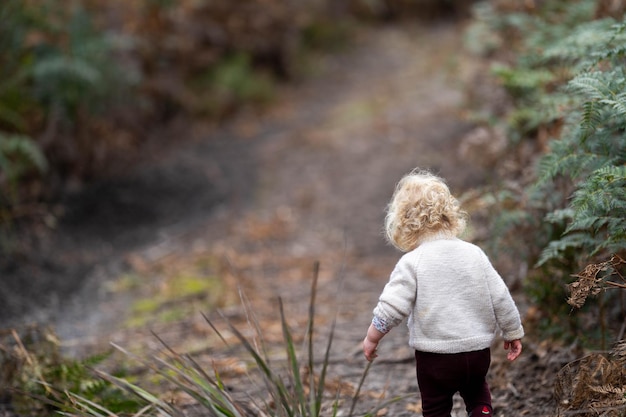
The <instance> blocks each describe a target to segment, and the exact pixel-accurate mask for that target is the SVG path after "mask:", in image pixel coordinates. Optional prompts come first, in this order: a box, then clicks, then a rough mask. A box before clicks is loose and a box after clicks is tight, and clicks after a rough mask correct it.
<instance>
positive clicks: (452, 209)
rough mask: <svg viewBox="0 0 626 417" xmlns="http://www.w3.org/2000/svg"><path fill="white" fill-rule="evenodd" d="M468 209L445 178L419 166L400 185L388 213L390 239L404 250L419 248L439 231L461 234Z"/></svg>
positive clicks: (387, 222) (388, 238)
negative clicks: (464, 208)
mask: <svg viewBox="0 0 626 417" xmlns="http://www.w3.org/2000/svg"><path fill="white" fill-rule="evenodd" d="M466 222H467V213H466V212H464V211H463V210H461V207H460V205H459V202H458V200H457V199H456V198H454V196H452V194H451V193H450V190H449V189H448V186H447V185H446V183H445V181H444V180H443V179H442V178H439V177H437V176H436V175H433V174H431V173H430V172H428V171H423V170H419V169H415V170H413V171H411V172H410V173H408V174H406V175H405V176H404V177H403V178H402V179H401V180H400V181H399V182H398V185H397V186H396V189H395V191H394V194H393V197H392V198H391V202H390V203H389V205H388V206H387V215H386V216H385V232H386V236H387V240H388V241H389V242H390V243H391V244H392V245H394V246H395V247H396V248H398V249H400V250H401V251H404V252H409V251H411V250H413V249H415V248H416V247H417V246H418V245H419V244H420V243H421V242H422V241H423V240H424V239H425V238H427V237H428V236H431V235H436V234H448V235H453V236H458V235H460V234H461V233H462V232H463V231H464V230H465V225H466Z"/></svg>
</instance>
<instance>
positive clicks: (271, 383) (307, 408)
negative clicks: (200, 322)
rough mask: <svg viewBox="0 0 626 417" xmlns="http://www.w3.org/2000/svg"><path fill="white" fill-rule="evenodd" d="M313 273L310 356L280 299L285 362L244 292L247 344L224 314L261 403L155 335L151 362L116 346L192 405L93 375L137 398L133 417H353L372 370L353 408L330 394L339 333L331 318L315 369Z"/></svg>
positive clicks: (90, 410) (91, 409) (69, 408)
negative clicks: (157, 350)
mask: <svg viewBox="0 0 626 417" xmlns="http://www.w3.org/2000/svg"><path fill="white" fill-rule="evenodd" d="M314 271H315V272H314V277H313V281H312V286H311V294H310V299H309V310H308V322H307V327H306V332H305V343H304V345H303V346H304V348H305V350H306V354H304V355H302V354H301V353H299V352H298V349H297V348H296V343H295V341H294V340H295V337H294V333H293V330H292V328H291V326H290V325H289V323H288V320H287V315H286V313H285V309H284V305H283V301H282V299H280V298H279V299H278V308H279V313H280V324H281V327H282V341H281V342H282V343H281V344H282V348H283V349H284V351H285V358H284V360H282V361H279V362H280V363H276V362H275V360H270V357H269V354H268V352H269V351H270V346H269V345H268V343H267V341H266V340H265V339H264V337H263V330H262V328H261V326H260V325H259V322H258V321H257V319H256V317H255V314H254V311H253V309H252V307H251V305H250V303H249V301H248V300H247V298H246V297H245V295H244V294H243V293H242V292H241V291H240V294H241V299H242V303H243V306H244V309H245V312H246V315H247V317H248V323H249V325H250V326H251V327H252V329H253V336H252V337H246V336H245V335H244V333H245V332H243V331H242V330H240V329H239V328H238V327H237V326H236V325H234V324H233V323H232V322H231V321H230V320H229V319H228V318H227V317H226V316H225V315H223V314H220V317H221V319H222V320H223V321H224V323H225V325H226V328H227V330H228V332H230V333H231V334H232V335H234V337H235V339H236V340H237V341H238V343H240V344H241V346H242V347H243V349H244V351H245V354H246V355H248V357H249V359H250V360H251V362H252V364H253V365H255V366H253V367H252V368H251V370H250V373H249V375H248V377H249V378H250V382H251V383H252V384H256V385H255V386H254V388H260V392H261V393H262V394H264V395H263V398H255V397H253V396H252V395H251V394H250V393H249V391H248V394H247V395H245V398H236V396H235V395H234V394H233V392H232V391H231V390H229V388H228V386H227V383H226V382H225V381H224V379H223V378H222V377H221V375H220V370H219V369H217V367H216V366H215V365H213V366H212V369H206V367H205V366H204V365H203V364H202V363H200V361H198V360H197V359H196V358H194V357H193V356H192V355H191V354H185V353H179V352H177V351H175V350H174V349H173V348H172V347H171V346H170V345H168V343H166V342H165V341H164V340H163V339H162V338H161V337H159V336H158V335H157V334H154V337H156V338H157V340H158V341H159V342H160V343H161V345H162V346H163V348H164V349H163V352H161V354H159V355H154V356H152V357H150V358H148V359H145V358H142V357H140V356H138V355H136V354H133V353H131V352H129V351H128V350H126V349H124V348H123V347H121V346H117V345H114V346H115V347H116V348H117V349H118V350H120V351H121V352H123V353H124V354H126V355H128V357H129V358H131V359H133V360H134V361H137V362H139V363H140V364H141V365H142V366H143V367H146V368H147V369H149V370H150V371H151V372H153V373H154V374H155V375H156V376H157V379H158V380H159V381H160V382H161V383H163V384H167V385H169V386H171V388H173V390H174V391H175V392H177V393H181V394H184V395H185V396H186V397H188V398H190V399H191V401H190V402H187V401H186V403H187V405H178V404H175V403H173V402H170V401H166V400H164V399H163V398H162V397H161V396H160V395H159V394H155V393H153V392H149V391H148V390H147V389H144V388H143V387H141V386H140V383H135V382H131V381H129V380H128V379H125V378H120V377H116V376H113V375H111V374H109V373H106V372H103V371H99V370H94V372H95V373H96V375H98V376H99V377H100V378H102V379H103V380H104V381H107V382H109V383H110V384H111V385H112V386H114V387H116V388H118V389H119V390H122V391H123V392H124V393H125V394H127V395H130V396H131V397H133V398H136V399H138V401H139V403H140V404H141V408H140V409H139V410H138V411H136V412H135V413H134V414H132V415H133V416H135V417H137V416H144V415H158V416H172V417H181V416H187V415H195V414H197V413H200V414H201V415H208V416H215V417H246V416H267V417H296V416H298V417H318V416H322V415H323V416H339V415H341V416H349V417H351V416H354V415H355V410H356V406H357V404H358V401H359V394H360V391H361V388H362V386H363V383H364V381H365V378H366V377H367V374H368V372H369V369H370V366H371V363H368V364H367V365H366V366H365V367H364V370H363V373H362V376H361V378H360V381H359V384H358V386H357V388H356V389H355V391H354V393H353V394H352V395H351V397H350V398H349V399H348V401H346V400H345V398H340V394H341V393H340V392H339V389H337V391H336V392H330V391H331V389H330V388H329V387H330V386H331V384H327V375H328V369H329V365H330V353H331V347H332V343H333V338H334V334H335V328H336V317H334V318H333V320H332V323H331V325H330V329H329V335H328V340H327V341H326V347H325V350H324V356H323V358H322V359H321V362H317V359H316V358H315V355H314V352H315V349H314V333H315V331H314V329H315V305H316V294H317V281H318V271H319V264H316V265H315V268H314ZM203 317H204V319H205V320H206V322H207V324H208V325H209V326H210V327H211V329H212V330H213V331H214V332H215V333H216V335H217V336H219V338H220V339H221V340H222V341H223V342H224V344H225V345H227V346H228V342H227V341H226V338H225V337H224V336H223V334H222V332H220V331H219V330H218V327H217V326H216V323H214V322H213V321H212V320H210V319H209V317H208V316H207V315H205V314H203ZM303 356H304V357H303ZM59 394H60V395H59V396H57V398H58V400H59V401H60V400H61V396H62V395H64V396H65V397H66V400H63V401H62V402H63V404H60V403H59V401H57V403H56V405H57V406H59V408H60V409H62V410H63V412H62V414H64V415H88V416H98V417H101V416H102V417H104V416H116V415H117V414H115V413H113V412H111V411H110V410H108V409H107V408H106V405H103V404H98V403H96V402H94V401H92V400H89V399H87V398H85V397H82V396H80V395H77V394H74V393H71V392H65V393H59ZM400 399H401V398H399V397H396V398H392V399H390V400H386V401H380V402H379V403H378V404H376V405H375V406H374V407H373V408H372V409H371V410H370V411H368V412H366V413H365V414H362V415H364V416H368V417H369V416H374V415H376V413H377V412H378V411H379V410H380V409H382V408H384V407H385V406H387V405H389V404H390V403H392V402H395V401H398V400H400ZM190 404H191V405H190Z"/></svg>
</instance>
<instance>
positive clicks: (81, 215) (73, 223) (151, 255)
mask: <svg viewBox="0 0 626 417" xmlns="http://www.w3.org/2000/svg"><path fill="white" fill-rule="evenodd" d="M461 29H462V28H460V27H459V26H458V25H457V24H451V23H432V24H420V25H414V26H412V27H383V28H377V29H371V30H367V31H364V32H363V33H361V34H360V35H359V36H358V37H357V39H356V41H355V43H354V44H353V45H352V46H351V47H350V48H349V49H348V50H346V51H344V52H341V53H338V54H335V55H333V56H330V57H324V58H320V60H319V62H317V64H316V67H315V68H313V70H315V71H316V72H315V73H314V74H313V75H311V76H310V77H309V78H307V79H306V80H305V81H303V82H300V83H296V84H295V85H291V86H288V87H284V88H281V91H280V92H279V95H278V98H277V100H276V102H275V103H274V104H272V105H271V106H269V107H268V108H266V109H264V110H263V111H246V112H243V113H242V114H241V115H239V116H237V117H236V118H235V119H234V120H232V121H231V122H229V123H228V124H227V125H226V126H221V127H219V128H215V127H209V126H202V125H201V124H200V123H197V124H194V125H193V126H192V128H190V127H189V126H185V125H183V124H178V125H176V126H175V127H173V128H172V129H171V130H168V131H165V132H162V133H161V135H163V137H166V136H169V138H170V140H168V141H164V142H165V143H168V142H169V143H171V145H169V147H168V148H165V149H164V146H154V147H153V148H151V149H146V160H145V161H143V162H141V163H140V164H138V165H137V166H135V167H133V170H132V171H129V172H125V173H123V175H120V177H119V178H117V179H115V178H113V179H110V180H107V181H105V182H102V183H100V184H97V185H94V186H92V187H90V188H89V189H85V190H83V191H81V192H80V193H79V194H76V195H75V196H70V197H68V198H67V199H66V201H65V204H66V215H65V220H63V221H62V222H61V223H60V225H59V228H58V235H59V236H57V237H53V238H49V240H47V241H46V242H47V243H42V244H41V245H42V253H44V254H48V256H49V257H50V258H51V259H52V258H53V257H54V264H53V266H54V267H53V268H52V267H51V268H48V270H46V269H45V268H44V267H42V266H41V265H40V266H39V267H37V268H36V271H35V274H34V276H37V277H39V278H40V279H41V280H45V279H46V277H47V276H48V277H52V276H53V275H54V276H55V277H56V278H55V279H59V278H63V279H65V281H64V282H65V283H64V284H63V285H65V287H66V289H69V288H71V289H72V291H71V292H73V293H75V294H76V295H75V296H72V297H68V296H64V295H57V296H56V300H57V301H56V302H55V303H54V304H56V307H55V308H56V310H57V311H59V312H58V313H57V314H55V316H54V325H55V328H56V331H57V333H58V334H59V336H60V338H61V340H62V345H63V346H64V348H65V349H66V351H67V352H70V353H72V354H76V355H83V354H86V352H93V351H94V350H97V349H99V348H102V346H107V343H108V341H114V342H115V343H117V344H119V345H121V346H126V347H129V348H130V347H132V348H134V349H138V350H140V351H142V352H143V354H147V352H149V351H150V350H152V349H156V348H157V344H156V341H155V339H154V337H153V336H152V335H151V332H152V331H154V332H155V333H157V334H158V335H159V336H160V337H162V338H163V339H164V340H165V341H166V342H167V343H168V344H170V345H171V346H173V347H174V348H175V349H177V350H178V351H186V352H192V353H193V354H194V355H195V356H196V357H197V358H198V360H199V361H201V362H202V361H205V362H204V363H207V364H211V363H214V364H216V366H218V368H219V367H222V369H221V371H222V374H223V378H224V379H225V380H226V381H231V382H229V383H230V384H231V385H232V387H233V388H232V389H233V391H234V392H235V393H236V392H237V391H239V392H248V393H250V392H253V391H255V389H251V388H250V386H249V385H246V383H245V382H244V380H245V377H244V374H245V372H243V370H242V367H243V365H241V363H242V361H243V360H244V359H242V358H240V357H238V356H237V355H238V354H240V353H241V351H240V350H237V349H236V348H229V349H227V348H226V347H223V345H221V342H220V341H219V339H218V338H217V337H216V336H215V335H214V334H213V333H212V330H211V328H210V326H208V325H207V323H206V322H205V321H204V318H203V317H202V315H201V312H203V313H205V314H206V315H207V316H208V317H210V318H211V319H212V320H214V321H215V323H220V322H221V321H220V319H219V315H218V314H217V310H218V309H221V310H222V311H223V312H224V314H225V315H226V316H227V317H228V318H229V319H230V320H231V321H232V322H233V323H235V325H237V326H243V327H246V326H248V325H249V323H248V321H249V319H250V318H249V317H248V315H247V314H246V309H245V308H243V307H242V302H241V301H240V294H239V291H238V290H240V291H241V293H242V294H244V295H245V297H244V298H245V299H246V300H247V302H248V303H249V305H250V306H251V310H252V311H253V312H254V315H255V317H256V320H257V321H258V323H259V324H260V327H261V328H262V329H263V339H264V340H265V342H266V343H267V344H268V345H270V346H273V347H274V348H276V349H277V348H278V346H280V344H281V341H282V333H281V327H280V321H279V314H278V303H277V297H280V298H281V299H282V301H283V303H284V308H285V312H286V315H287V318H288V321H289V323H290V325H291V326H292V328H293V331H294V334H296V335H300V336H301V337H302V336H304V333H305V328H306V320H307V317H308V302H309V293H310V286H311V280H312V277H313V270H314V264H315V263H316V262H319V263H320V269H319V282H318V294H317V299H316V319H315V320H316V322H315V325H316V330H317V331H316V336H317V337H318V341H317V342H316V346H318V345H317V343H319V346H324V344H325V342H326V341H325V340H324V339H325V336H326V334H327V329H328V328H329V326H330V323H331V322H332V320H333V318H335V317H336V319H337V328H336V332H335V335H334V339H333V344H332V351H331V367H330V369H329V381H333V383H336V384H337V386H340V387H342V389H344V390H345V391H346V392H350V391H352V392H353V390H354V389H355V387H356V386H357V384H358V382H359V379H360V377H361V375H362V372H363V370H364V368H365V366H366V364H367V362H366V361H365V359H364V358H363V355H362V352H361V342H362V339H363V337H364V335H365V331H366V329H367V327H368V325H369V322H370V320H371V311H372V309H373V307H374V305H375V303H376V300H377V297H378V295H379V292H380V291H381V290H382V287H383V286H384V284H385V283H386V280H387V278H388V275H389V273H390V271H391V269H392V268H393V266H394V264H395V262H396V260H397V259H398V257H399V253H398V252H396V251H395V250H393V248H391V247H390V246H389V245H387V244H386V243H385V241H384V239H383V237H382V234H381V230H382V222H383V217H384V209H385V205H386V203H387V202H388V199H389V198H390V196H391V193H392V191H393V187H394V185H395V183H396V182H397V181H398V179H399V178H400V177H401V176H402V174H404V173H406V172H408V171H409V170H411V169H412V168H414V167H421V168H428V169H431V170H433V171H434V172H436V173H437V174H439V175H441V176H443V177H444V178H446V179H447V180H448V183H449V185H450V186H451V188H452V189H453V191H454V192H455V193H457V194H466V193H471V191H472V190H475V189H477V188H479V187H481V186H483V185H485V184H487V183H488V182H489V175H490V171H489V162H488V160H487V159H486V158H488V156H489V151H488V150H484V151H483V150H481V149H480V148H477V149H474V150H473V152H468V151H467V149H468V148H467V146H466V145H467V144H466V143H464V142H463V141H464V140H465V139H466V138H467V135H468V134H469V133H470V132H471V131H472V129H473V126H472V125H471V124H470V123H468V122H466V121H464V119H463V117H462V116H463V115H462V109H463V104H464V100H465V98H466V96H465V92H464V82H466V81H467V77H468V74H469V72H471V61H469V60H468V59H467V58H466V57H465V55H464V52H463V39H462V36H463V35H462V30H461ZM176 137H184V138H185V139H180V140H178V141H177V140H171V138H176ZM461 149H465V151H466V152H462V151H461ZM470 151H471V149H470ZM481 158H482V159H481ZM470 211H471V210H470ZM476 218H477V220H479V219H480V216H476ZM483 229H484V228H483ZM473 233H474V234H475V235H480V234H481V233H483V234H484V233H485V231H484V230H481V225H480V222H479V221H478V222H477V223H476V224H474V225H473ZM57 255H58V256H57ZM42 256H43V255H42ZM496 265H498V262H497V260H496ZM33 268H34V267H33ZM16 271H17V272H16V276H17V275H19V271H20V269H19V268H18V269H17V270H16ZM29 271H30V272H31V273H32V271H31V270H29ZM199 273H200V274H201V276H203V277H205V278H206V280H207V281H210V280H211V279H212V278H211V277H219V279H218V283H217V284H215V286H213V287H210V289H209V290H208V293H211V294H209V295H207V294H204V295H201V296H198V295H197V294H192V295H187V296H184V297H182V298H179V299H173V300H170V301H168V302H166V303H163V304H162V305H160V306H158V307H157V308H156V309H153V310H150V311H149V314H148V316H149V318H147V319H145V320H144V321H143V322H141V323H137V322H136V321H135V324H134V325H133V326H131V327H129V326H128V323H129V320H131V321H132V318H133V315H134V314H137V315H138V314H140V313H139V311H140V310H139V309H138V308H137V304H136V301H137V299H138V297H144V299H150V298H151V299H152V300H155V299H157V298H158V297H159V296H160V294H163V293H165V292H167V291H170V293H171V292H172V287H176V286H177V285H182V284H178V283H177V281H176V277H178V278H179V279H182V278H181V277H182V276H185V274H187V275H189V274H195V275H198V274H199ZM503 276H504V278H505V280H506V281H507V282H508V283H509V284H510V285H511V286H512V287H518V286H516V285H515V283H516V280H517V279H518V277H515V273H513V272H511V271H509V270H507V267H506V266H505V265H503ZM72 277H75V278H72ZM76 277H80V278H76ZM173 277H174V278H173ZM52 278H54V277H52ZM52 278H50V279H52ZM211 285H213V284H211ZM49 286H50V287H51V288H52V287H53V285H52V284H49ZM76 288H79V289H78V290H76ZM129 288H132V290H133V291H134V292H133V291H127V290H128V289H129ZM66 289H62V290H61V291H60V292H59V291H56V293H57V294H64V292H65V291H66ZM44 290H45V288H44ZM67 292H70V291H69V290H68V291H67ZM53 293H55V292H54V291H52V292H49V293H48V294H53ZM131 293H132V294H134V295H129V294H131ZM514 296H515V297H516V299H517V300H518V302H519V304H520V306H521V307H522V310H523V311H524V312H525V311H526V310H527V308H526V304H525V301H524V299H523V295H522V294H521V293H519V290H517V291H514ZM176 303H178V304H183V305H184V306H185V308H186V309H182V310H181V309H179V310H177V311H178V316H177V317H175V318H174V319H170V320H157V316H158V315H159V312H160V311H163V310H164V309H166V308H167V309H169V310H168V311H170V312H172V311H173V310H172V309H171V307H172V304H176ZM165 304H167V306H165ZM181 311H182V312H183V313H182V317H181ZM247 323H248V324H247ZM216 325H217V326H218V327H219V324H216ZM222 329H225V328H224V327H222ZM527 330H530V329H528V325H527ZM405 333H406V332H405V329H404V326H401V327H400V328H398V329H396V330H394V331H393V332H392V333H390V334H389V335H388V336H387V337H386V338H385V340H384V341H383V342H382V344H381V348H380V353H379V355H380V356H379V359H377V360H376V361H375V362H374V364H373V366H372V368H371V369H370V372H369V374H368V376H367V378H366V380H365V382H364V385H363V388H362V393H361V396H360V400H359V403H358V405H357V409H356V410H357V415H359V413H364V412H366V411H367V410H370V409H372V408H373V407H375V406H376V405H377V404H378V403H379V401H380V399H381V398H391V397H394V396H405V395H408V397H406V398H403V399H402V400H400V401H397V402H395V403H393V404H390V405H388V406H386V407H385V408H384V410H382V411H381V412H379V415H389V416H394V417H403V416H411V415H418V414H419V410H420V403H419V394H418V389H417V383H416V380H415V370H414V364H413V356H412V352H411V351H410V349H409V348H408V346H407V345H406V334H405ZM529 333H532V332H529ZM223 335H224V336H225V338H227V339H228V337H229V336H228V332H227V331H226V330H224V334H223ZM144 336H145V337H144ZM231 337H232V335H231ZM527 339H528V340H526V341H525V350H524V353H523V355H522V357H521V358H520V359H519V360H518V361H516V362H514V363H509V362H507V361H506V360H505V356H504V355H505V352H504V350H503V349H502V348H501V341H498V344H497V345H495V346H494V347H493V362H492V369H491V373H490V377H489V378H490V383H491V386H492V391H493V398H494V406H495V415H497V416H513V415H515V416H520V415H532V416H551V415H556V413H555V410H556V404H555V403H554V400H553V397H552V390H553V383H554V377H555V374H556V372H557V371H558V369H560V367H561V366H562V365H564V364H565V363H567V362H568V361H570V360H572V359H574V358H575V354H574V352H571V351H569V350H567V349H563V348H559V347H555V346H552V345H549V344H545V343H541V342H539V341H537V340H533V338H532V336H530V337H529V338H527ZM231 340H232V339H231ZM237 352H239V353H237ZM316 355H317V357H318V358H322V357H323V348H320V350H318V351H317V352H316ZM244 358H245V355H244ZM257 388H259V389H260V388H262V387H257ZM331 390H332V389H331V388H329V394H330V395H331V397H332V396H333V395H334V391H332V392H330V391H331ZM181 401H182V400H181ZM454 413H455V414H454V415H455V416H464V415H466V414H465V412H464V410H463V406H462V402H461V401H460V399H458V398H457V399H456V401H455V409H454Z"/></svg>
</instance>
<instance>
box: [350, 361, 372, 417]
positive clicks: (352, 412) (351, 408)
mask: <svg viewBox="0 0 626 417" xmlns="http://www.w3.org/2000/svg"><path fill="white" fill-rule="evenodd" d="M373 363H374V362H368V363H367V366H366V367H365V370H364V371H363V375H362V376H361V380H360V381H359V386H358V387H357V389H356V392H355V393H354V397H353V398H352V405H351V406H350V412H349V413H348V417H352V416H353V415H354V408H355V407H356V403H357V401H358V399H359V394H360V393H361V388H362V387H363V382H365V377H366V376H367V374H368V373H369V371H370V368H371V367H372V364H373Z"/></svg>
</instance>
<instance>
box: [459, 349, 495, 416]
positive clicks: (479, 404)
mask: <svg viewBox="0 0 626 417" xmlns="http://www.w3.org/2000/svg"><path fill="white" fill-rule="evenodd" d="M465 355H466V364H467V368H466V369H467V375H466V378H465V380H464V381H463V384H461V386H460V387H459V393H460V394H461V397H462V398H463V401H465V407H466V410H467V412H468V413H469V415H470V416H472V417H479V416H481V417H484V416H491V412H492V407H491V392H490V391H489V385H488V384H487V381H486V380H485V377H486V375H487V371H488V370H489V365H490V363H491V351H490V350H489V349H484V350H480V351H476V352H467V353H466V354H465Z"/></svg>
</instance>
